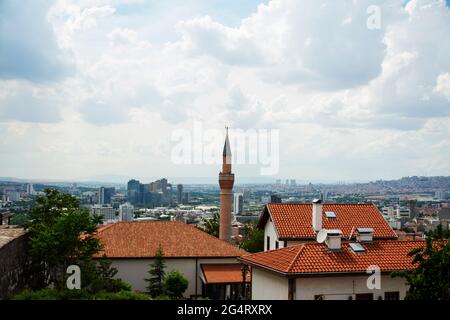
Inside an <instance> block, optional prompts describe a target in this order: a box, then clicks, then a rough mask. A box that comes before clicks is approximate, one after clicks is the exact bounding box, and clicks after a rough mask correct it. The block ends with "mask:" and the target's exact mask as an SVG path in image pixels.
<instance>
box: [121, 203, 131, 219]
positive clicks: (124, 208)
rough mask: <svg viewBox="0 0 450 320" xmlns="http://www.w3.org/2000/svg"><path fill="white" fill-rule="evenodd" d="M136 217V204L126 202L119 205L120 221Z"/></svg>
mask: <svg viewBox="0 0 450 320" xmlns="http://www.w3.org/2000/svg"><path fill="white" fill-rule="evenodd" d="M133 218H134V206H133V205H131V204H130V203H128V202H127V203H124V204H121V205H120V206H119V221H131V220H133Z"/></svg>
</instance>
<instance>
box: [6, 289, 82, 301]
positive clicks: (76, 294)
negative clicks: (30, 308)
mask: <svg viewBox="0 0 450 320" xmlns="http://www.w3.org/2000/svg"><path fill="white" fill-rule="evenodd" d="M89 298H90V296H89V294H88V293H87V292H86V291H84V290H56V289H51V288H45V289H41V290H36V291H31V290H24V291H22V292H20V293H18V294H16V295H15V296H14V297H13V300H88V299H89Z"/></svg>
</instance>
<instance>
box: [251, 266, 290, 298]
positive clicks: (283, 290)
mask: <svg viewBox="0 0 450 320" xmlns="http://www.w3.org/2000/svg"><path fill="white" fill-rule="evenodd" d="M287 299H288V280H287V278H285V277H280V276H277V275H276V274H273V273H269V272H267V271H264V270H260V269H256V268H253V269H252V300H287Z"/></svg>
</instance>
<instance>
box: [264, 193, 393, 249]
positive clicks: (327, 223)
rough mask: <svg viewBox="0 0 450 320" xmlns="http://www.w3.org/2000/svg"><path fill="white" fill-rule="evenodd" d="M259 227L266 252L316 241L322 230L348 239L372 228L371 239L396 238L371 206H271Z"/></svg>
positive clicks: (282, 204)
mask: <svg viewBox="0 0 450 320" xmlns="http://www.w3.org/2000/svg"><path fill="white" fill-rule="evenodd" d="M258 227H259V228H260V229H262V230H264V249H265V250H272V249H277V248H284V247H288V246H292V245H297V244H301V243H305V242H309V241H315V239H316V235H317V233H318V232H319V231H320V230H321V229H322V228H323V229H339V230H341V231H342V233H343V234H342V236H343V237H344V238H347V239H350V238H355V237H356V236H357V229H358V228H373V230H374V232H373V239H374V240H386V239H397V235H396V234H395V232H394V231H393V230H392V228H391V227H390V226H389V224H388V223H387V222H386V221H385V219H384V218H383V215H382V214H381V212H380V211H378V209H377V207H375V206H374V205H373V204H347V203H343V204H339V203H337V204H322V202H321V201H320V200H315V201H314V202H313V203H310V204H309V203H270V204H267V205H266V206H265V207H264V210H263V212H262V214H261V216H260V219H259V221H258Z"/></svg>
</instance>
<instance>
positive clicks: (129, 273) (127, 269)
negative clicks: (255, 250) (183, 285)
mask: <svg viewBox="0 0 450 320" xmlns="http://www.w3.org/2000/svg"><path fill="white" fill-rule="evenodd" d="M110 260H111V261H112V265H111V266H112V267H115V268H117V270H118V272H117V275H116V278H120V279H122V280H123V281H125V282H126V283H128V284H130V285H131V287H132V289H133V290H136V291H142V292H145V291H146V286H147V285H148V283H147V282H146V281H145V280H144V279H145V278H149V276H150V275H149V273H148V271H149V269H150V265H151V264H152V263H153V262H154V259H110ZM195 262H196V260H195V258H180V259H170V258H165V259H164V263H165V264H166V269H165V271H166V273H168V272H171V271H179V272H181V273H182V274H183V275H184V277H185V278H186V279H187V280H188V281H189V285H188V288H187V290H186V292H185V294H184V296H185V297H186V298H189V297H190V296H191V295H195V281H196V277H195V274H196V268H195ZM236 262H237V259H235V258H217V259H215V258H199V259H198V261H197V276H198V277H197V294H201V292H202V281H201V279H200V275H201V266H200V265H201V264H205V263H236Z"/></svg>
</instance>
